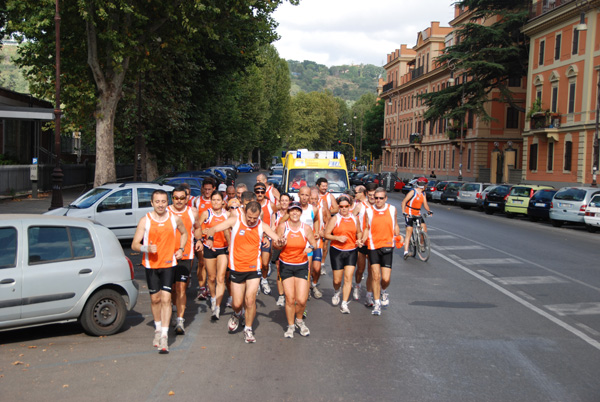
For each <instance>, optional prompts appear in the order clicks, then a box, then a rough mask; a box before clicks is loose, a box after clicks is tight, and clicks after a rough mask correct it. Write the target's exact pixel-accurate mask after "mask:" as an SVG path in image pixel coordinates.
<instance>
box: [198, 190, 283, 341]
mask: <svg viewBox="0 0 600 402" xmlns="http://www.w3.org/2000/svg"><path fill="white" fill-rule="evenodd" d="M260 214H261V207H260V204H259V203H258V202H256V201H250V202H249V203H248V204H247V205H246V207H245V211H244V214H243V215H242V216H239V217H238V216H232V217H231V218H228V219H227V220H226V221H225V222H222V223H219V224H218V225H216V226H214V227H212V228H209V229H208V231H207V234H206V235H207V238H206V246H207V247H208V248H214V247H213V242H214V240H215V237H214V236H215V233H218V232H222V231H224V230H227V229H231V242H230V246H229V269H230V273H229V278H230V280H231V296H232V297H233V314H232V316H231V318H230V319H229V323H228V328H229V331H230V332H233V331H235V330H236V329H237V328H238V326H239V323H240V316H241V312H242V307H243V306H245V308H246V314H245V319H246V325H245V327H244V341H245V342H246V343H254V342H256V338H255V337H254V333H253V331H252V324H253V322H254V318H255V317H256V292H257V290H258V285H259V282H260V278H261V273H260V268H261V260H260V248H261V244H262V241H263V233H265V234H266V235H267V236H269V237H271V239H273V241H274V242H275V244H278V245H280V246H281V245H282V241H281V239H280V238H279V236H277V234H276V233H275V232H273V230H271V228H270V227H269V226H268V225H267V224H265V223H264V222H262V221H261V220H260Z"/></svg>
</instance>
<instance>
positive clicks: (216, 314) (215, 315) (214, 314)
mask: <svg viewBox="0 0 600 402" xmlns="http://www.w3.org/2000/svg"><path fill="white" fill-rule="evenodd" d="M211 310H212V315H211V316H210V319H211V320H213V321H217V320H218V319H219V315H220V314H221V307H219V306H217V305H214V306H213V307H212V308H211Z"/></svg>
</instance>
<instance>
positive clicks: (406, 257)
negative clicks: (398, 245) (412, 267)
mask: <svg viewBox="0 0 600 402" xmlns="http://www.w3.org/2000/svg"><path fill="white" fill-rule="evenodd" d="M408 257H409V255H408V251H405V252H404V259H405V260H408Z"/></svg>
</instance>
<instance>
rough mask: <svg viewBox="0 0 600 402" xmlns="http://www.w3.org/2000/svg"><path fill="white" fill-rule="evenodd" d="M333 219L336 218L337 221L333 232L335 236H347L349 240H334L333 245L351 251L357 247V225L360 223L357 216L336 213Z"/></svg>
mask: <svg viewBox="0 0 600 402" xmlns="http://www.w3.org/2000/svg"><path fill="white" fill-rule="evenodd" d="M332 219H335V220H336V222H335V226H334V227H333V230H332V231H331V234H332V235H334V236H346V237H347V238H348V240H346V242H345V243H341V242H339V241H337V240H332V241H331V247H333V248H336V249H338V250H342V251H351V250H354V249H356V226H357V225H358V222H357V219H356V216H354V215H352V214H350V215H348V216H342V215H340V214H335V216H334V217H333V218H332Z"/></svg>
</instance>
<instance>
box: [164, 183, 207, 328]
mask: <svg viewBox="0 0 600 402" xmlns="http://www.w3.org/2000/svg"><path fill="white" fill-rule="evenodd" d="M171 199H172V200H173V205H169V207H168V208H169V211H170V212H172V213H173V214H175V215H177V216H178V217H180V218H181V220H182V221H183V224H184V225H185V230H186V232H187V234H188V238H187V242H186V244H185V250H183V257H182V258H181V261H180V263H179V264H178V265H177V266H176V267H175V278H174V283H173V284H174V287H173V291H172V293H171V299H172V302H173V304H174V305H175V307H176V312H177V319H176V323H175V334H176V335H184V334H185V329H184V327H183V323H184V322H185V319H184V318H183V314H184V313H185V305H186V302H187V297H186V294H185V293H186V289H187V285H188V282H189V280H190V276H191V275H190V274H191V272H192V265H193V264H194V230H195V229H197V228H199V227H200V222H199V220H198V210H197V209H196V208H194V207H190V206H188V205H187V203H188V195H187V192H186V191H185V187H184V186H178V187H176V188H175V189H174V190H173V192H172V193H171ZM178 241H179V236H177V240H176V242H178Z"/></svg>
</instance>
